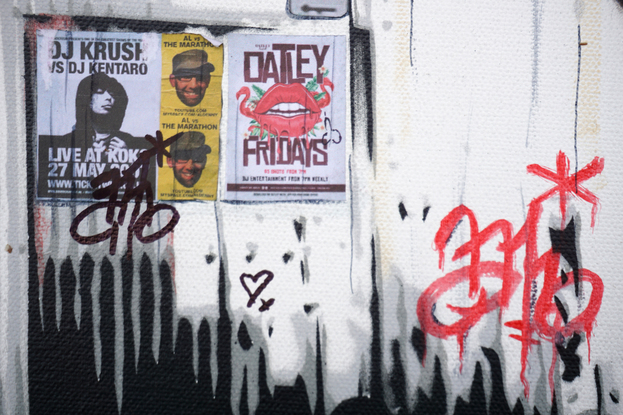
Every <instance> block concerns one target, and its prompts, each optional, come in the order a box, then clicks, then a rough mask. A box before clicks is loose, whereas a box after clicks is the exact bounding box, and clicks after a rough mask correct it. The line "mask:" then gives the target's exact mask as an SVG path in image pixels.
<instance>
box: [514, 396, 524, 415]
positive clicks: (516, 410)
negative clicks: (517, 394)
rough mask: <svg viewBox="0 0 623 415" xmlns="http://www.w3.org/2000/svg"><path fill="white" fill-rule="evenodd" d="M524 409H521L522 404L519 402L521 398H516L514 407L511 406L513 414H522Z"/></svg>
mask: <svg viewBox="0 0 623 415" xmlns="http://www.w3.org/2000/svg"><path fill="white" fill-rule="evenodd" d="M524 414H525V411H524V409H523V404H522V403H521V399H519V398H517V402H516V403H515V407H514V408H513V415H524Z"/></svg>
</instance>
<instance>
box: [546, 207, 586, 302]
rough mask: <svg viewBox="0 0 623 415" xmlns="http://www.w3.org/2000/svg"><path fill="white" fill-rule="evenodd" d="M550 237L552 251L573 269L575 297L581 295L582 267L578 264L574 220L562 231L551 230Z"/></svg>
mask: <svg viewBox="0 0 623 415" xmlns="http://www.w3.org/2000/svg"><path fill="white" fill-rule="evenodd" d="M549 237H550V240H551V242H552V251H553V252H554V253H559V254H561V255H562V257H563V258H564V259H565V260H566V261H567V262H568V263H569V265H570V266H571V269H573V283H574V286H575V295H576V296H578V295H579V294H580V267H579V263H578V253H577V250H576V247H575V222H574V219H571V221H570V222H569V223H568V224H567V227H566V228H565V229H563V230H561V231H559V230H556V229H553V228H549Z"/></svg>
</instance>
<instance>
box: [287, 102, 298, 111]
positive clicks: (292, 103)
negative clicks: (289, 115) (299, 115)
mask: <svg viewBox="0 0 623 415" xmlns="http://www.w3.org/2000/svg"><path fill="white" fill-rule="evenodd" d="M297 109H298V108H297V107H296V104H295V103H294V102H290V103H288V112H292V111H296V110H297Z"/></svg>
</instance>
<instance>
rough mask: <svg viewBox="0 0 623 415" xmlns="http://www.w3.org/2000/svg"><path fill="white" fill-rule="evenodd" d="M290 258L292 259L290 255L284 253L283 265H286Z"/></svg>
mask: <svg viewBox="0 0 623 415" xmlns="http://www.w3.org/2000/svg"><path fill="white" fill-rule="evenodd" d="M290 258H292V255H290V253H289V252H286V253H285V254H283V263H284V264H287V263H288V261H289V260H290Z"/></svg>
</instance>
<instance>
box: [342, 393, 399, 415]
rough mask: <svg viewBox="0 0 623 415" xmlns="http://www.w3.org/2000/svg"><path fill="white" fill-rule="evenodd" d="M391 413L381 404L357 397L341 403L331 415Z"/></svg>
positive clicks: (377, 414)
mask: <svg viewBox="0 0 623 415" xmlns="http://www.w3.org/2000/svg"><path fill="white" fill-rule="evenodd" d="M389 414H391V412H389V410H388V409H387V408H386V407H385V404H383V403H382V402H379V401H376V400H373V399H371V398H368V397H367V396H359V397H356V398H351V399H347V400H345V401H343V402H341V403H340V404H339V405H338V406H337V407H336V408H335V409H334V410H333V412H331V415H389Z"/></svg>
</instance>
